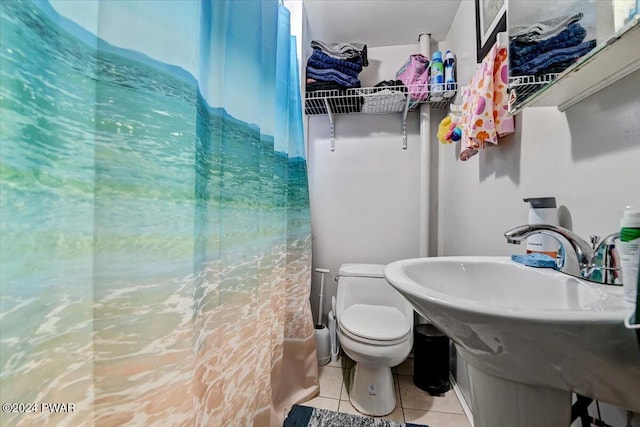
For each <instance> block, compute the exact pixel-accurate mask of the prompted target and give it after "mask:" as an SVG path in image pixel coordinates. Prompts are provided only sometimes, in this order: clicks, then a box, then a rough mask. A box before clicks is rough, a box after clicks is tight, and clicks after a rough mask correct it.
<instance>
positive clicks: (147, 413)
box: [0, 0, 317, 427]
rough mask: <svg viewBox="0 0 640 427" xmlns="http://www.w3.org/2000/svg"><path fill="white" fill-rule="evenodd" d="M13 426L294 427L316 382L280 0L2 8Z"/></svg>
mask: <svg viewBox="0 0 640 427" xmlns="http://www.w3.org/2000/svg"><path fill="white" fill-rule="evenodd" d="M0 31H1V33H0V34H1V39H0V42H1V45H0V60H1V63H0V78H1V80H0V107H1V114H2V116H1V120H0V177H1V183H0V223H1V229H0V232H1V238H0V262H1V265H0V364H1V368H2V373H1V376H0V397H1V399H0V400H1V401H2V403H3V406H2V413H0V417H1V419H0V421H1V423H0V424H2V425H3V426H5V425H6V426H30V425H51V426H53V425H56V426H120V425H140V426H154V425H157V426H170V425H171V426H173V425H189V426H191V425H203V426H205V425H206V426H216V427H217V426H246V425H256V426H268V425H272V426H274V425H282V419H283V417H284V415H285V412H286V411H287V408H288V407H290V406H291V405H292V404H293V403H295V402H299V401H302V400H305V399H307V398H309V397H311V396H313V395H314V394H315V393H316V392H317V367H316V363H317V362H316V358H315V343H314V337H313V326H312V320H311V313H310V308H309V302H308V297H309V286H310V275H311V270H310V265H311V262H310V261H311V253H310V252H311V250H310V247H311V242H310V239H311V236H310V225H309V201H308V189H307V175H306V163H305V153H304V145H303V137H302V123H301V122H302V118H301V111H300V93H299V83H298V75H297V73H298V67H297V64H296V57H295V40H294V39H292V37H291V36H290V31H289V14H288V11H287V10H286V9H285V8H284V7H283V6H279V5H278V4H277V2H276V1H275V0H273V1H267V0H264V1H261V0H255V1H253V0H245V1H234V0H202V1H197V0H176V1H172V0H157V1H156V0H132V1H125V0H87V1H68V0H49V1H47V0H8V1H5V0H3V1H1V2H0Z"/></svg>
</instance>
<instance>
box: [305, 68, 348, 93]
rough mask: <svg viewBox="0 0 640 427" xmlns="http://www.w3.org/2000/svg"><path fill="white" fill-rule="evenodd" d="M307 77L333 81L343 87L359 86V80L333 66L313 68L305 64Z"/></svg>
mask: <svg viewBox="0 0 640 427" xmlns="http://www.w3.org/2000/svg"><path fill="white" fill-rule="evenodd" d="M307 77H310V78H312V79H315V80H321V81H325V82H335V83H338V84H340V85H342V86H344V87H347V88H352V87H360V80H358V79H357V78H356V77H353V76H349V75H347V74H344V73H341V72H340V71H338V70H335V69H333V68H324V69H323V68H314V67H310V66H308V65H307Z"/></svg>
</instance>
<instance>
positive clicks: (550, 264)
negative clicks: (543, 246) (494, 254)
mask: <svg viewBox="0 0 640 427" xmlns="http://www.w3.org/2000/svg"><path fill="white" fill-rule="evenodd" d="M511 259H512V260H513V261H515V262H517V263H520V264H524V265H528V266H529V267H538V268H553V269H554V270H559V269H560V268H559V267H558V264H557V263H556V260H555V259H554V258H551V257H550V256H549V255H546V254H539V253H531V254H526V255H511Z"/></svg>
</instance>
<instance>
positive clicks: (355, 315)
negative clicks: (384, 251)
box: [336, 264, 413, 416]
mask: <svg viewBox="0 0 640 427" xmlns="http://www.w3.org/2000/svg"><path fill="white" fill-rule="evenodd" d="M336 314H337V320H338V338H339V340H340V345H341V346H342V348H343V350H344V352H345V353H346V354H347V356H349V357H350V358H351V359H352V360H354V361H355V362H356V366H355V373H354V374H353V380H352V383H351V388H350V390H349V400H350V401H351V404H352V405H353V407H354V408H356V409H357V410H358V411H359V412H361V413H363V414H367V415H374V416H382V415H387V414H389V413H391V412H393V410H394V409H395V407H396V394H395V390H394V385H393V375H392V374H391V368H392V367H393V366H396V365H399V364H400V363H402V362H403V361H404V360H405V359H406V358H407V356H408V355H409V352H411V346H412V345H413V309H412V308H411V305H410V304H409V302H408V301H407V300H406V299H405V298H404V297H403V296H402V295H400V293H399V292H398V291H396V290H395V289H394V288H393V287H392V286H391V285H390V284H389V283H388V282H387V281H386V279H385V278H384V265H379V264H343V265H342V266H341V267H340V271H339V273H338V296H337V307H336Z"/></svg>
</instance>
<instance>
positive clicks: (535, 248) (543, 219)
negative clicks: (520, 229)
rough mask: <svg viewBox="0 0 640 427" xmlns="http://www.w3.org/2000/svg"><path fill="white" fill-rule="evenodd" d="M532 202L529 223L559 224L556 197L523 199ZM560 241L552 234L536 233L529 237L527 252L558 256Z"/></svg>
mask: <svg viewBox="0 0 640 427" xmlns="http://www.w3.org/2000/svg"><path fill="white" fill-rule="evenodd" d="M522 200H524V201H525V202H529V203H531V207H530V208H529V224H551V225H558V209H557V208H556V198H555V197H530V198H528V199H522ZM559 247H560V243H558V241H557V240H556V239H554V238H553V237H551V236H546V235H544V234H534V235H532V236H529V237H528V238H527V253H528V254H530V253H532V252H537V253H542V254H547V255H549V256H550V257H551V258H556V257H557V255H558V249H559Z"/></svg>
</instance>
